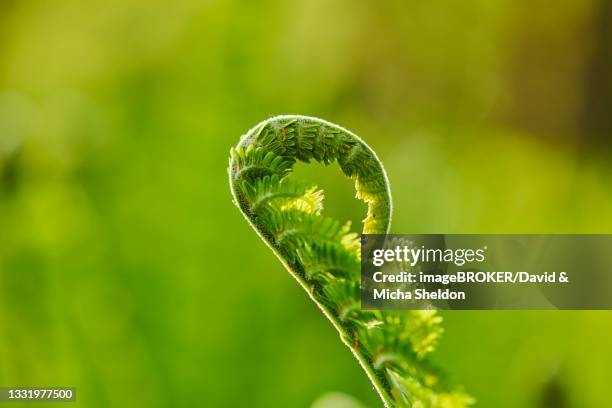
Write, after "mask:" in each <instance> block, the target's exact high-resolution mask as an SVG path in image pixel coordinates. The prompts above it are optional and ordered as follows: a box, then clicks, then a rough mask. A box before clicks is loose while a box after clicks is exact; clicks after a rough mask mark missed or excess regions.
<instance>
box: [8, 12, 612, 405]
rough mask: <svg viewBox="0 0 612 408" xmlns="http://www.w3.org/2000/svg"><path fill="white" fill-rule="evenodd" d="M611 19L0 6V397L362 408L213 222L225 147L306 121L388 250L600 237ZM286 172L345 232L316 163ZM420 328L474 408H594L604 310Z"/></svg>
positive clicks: (609, 187) (611, 93) (355, 374)
mask: <svg viewBox="0 0 612 408" xmlns="http://www.w3.org/2000/svg"><path fill="white" fill-rule="evenodd" d="M611 19H612V2H610V1H607V0H580V1H578V0H575V1H560V2H554V4H552V3H551V2H546V1H522V0H519V1H516V0H499V1H488V0H476V1H469V2H466V1H450V2H444V3H440V2H431V1H421V0H418V1H399V0H397V1H396V0H392V1H385V2H361V1H348V0H288V1H272V0H263V1H259V2H255V1H237V0H227V1H221V0H204V1H201V0H198V1H196V0H193V1H182V0H177V1H172V2H166V1H159V0H147V1H144V0H109V1H104V2H91V1H76V0H55V1H29V0H0V385H2V386H13V385H23V386H27V385H29V386H34V385H57V386H62V385H74V386H76V387H77V395H78V402H77V403H76V404H73V405H71V406H82V407H108V406H112V407H135V406H146V407H177V406H206V407H308V406H310V404H311V403H312V402H313V401H314V400H315V399H317V398H318V397H319V396H320V395H322V394H324V393H326V392H330V391H337V392H343V393H346V394H349V395H352V396H354V397H355V398H357V399H359V400H360V401H362V402H363V403H364V404H366V405H367V406H370V407H376V406H379V402H378V401H377V399H376V396H375V395H374V393H373V391H372V389H371V387H370V386H369V384H368V382H367V380H366V378H365V376H364V375H363V374H362V372H361V371H360V368H359V367H358V365H357V363H356V362H355V361H354V360H353V359H352V357H351V355H350V353H349V352H348V351H347V350H345V348H344V346H342V345H341V343H340V342H339V341H338V338H337V337H338V336H337V334H336V333H335V332H334V330H333V329H332V327H331V325H330V324H329V323H328V322H327V321H325V319H324V318H323V317H322V316H321V315H320V313H319V312H318V310H316V308H315V307H314V306H313V304H311V303H310V302H309V301H307V300H306V297H305V296H304V293H302V290H301V289H300V288H298V286H297V285H296V284H295V282H294V281H293V280H292V279H290V278H289V276H288V275H287V273H286V272H285V271H284V270H283V269H282V267H281V266H280V264H279V262H278V261H277V260H276V259H275V258H274V257H273V255H272V254H271V253H270V251H268V250H267V248H266V247H265V246H264V244H263V243H262V242H260V240H259V239H258V238H257V237H256V235H255V234H254V233H253V231H251V230H250V228H249V227H248V225H247V224H246V222H245V221H244V220H243V219H242V217H241V216H240V214H239V212H238V210H237V209H236V208H235V207H233V206H232V204H231V200H230V194H229V190H228V185H227V179H226V178H227V175H226V166H227V159H228V152H229V148H230V147H231V146H232V145H234V144H236V142H237V141H238V138H239V136H240V135H241V134H243V133H244V132H245V131H246V130H248V129H249V128H250V127H251V126H253V125H254V124H255V123H257V122H259V121H260V120H262V119H264V118H266V117H268V116H270V115H273V114H281V113H301V114H306V115H314V116H320V117H323V118H326V119H328V120H331V121H333V122H336V123H338V124H340V125H343V126H345V127H347V128H349V129H351V130H353V131H354V132H356V133H357V134H359V135H361V136H362V137H363V138H364V139H366V140H367V142H368V143H370V144H371V145H372V146H373V148H374V149H375V150H376V151H377V152H378V154H379V156H380V157H381V159H382V160H383V162H384V163H385V165H386V168H387V170H388V173H389V177H390V180H391V182H392V191H393V194H394V202H395V213H394V225H393V231H394V232H397V233H608V232H612V178H611V168H610V158H611V150H610V136H611V134H612V115H611V112H610V109H611V107H612V47H611V46H610V44H612V25H611V24H610V20H611ZM296 171H297V172H298V173H299V174H301V175H302V176H304V177H308V178H312V179H313V180H316V181H317V182H319V184H320V186H322V187H323V188H325V189H326V196H327V200H326V211H327V212H328V213H330V214H332V215H335V216H337V217H340V218H349V219H352V220H354V221H355V222H359V220H360V219H361V218H362V217H363V213H364V207H363V206H362V205H361V204H360V203H359V202H357V201H356V200H354V199H353V198H352V197H353V188H352V185H351V183H350V181H348V180H345V179H343V178H342V176H341V174H340V172H339V171H338V169H337V167H336V166H333V167H330V168H323V167H322V166H318V165H311V166H305V165H302V166H298V168H297V170H296ZM356 227H358V225H356ZM444 318H445V328H446V333H445V336H444V337H443V339H442V342H441V344H440V346H439V349H438V351H437V352H436V355H435V361H436V362H437V363H438V364H439V365H440V366H442V367H443V368H444V369H445V370H446V372H447V373H448V375H449V376H450V377H451V378H452V379H453V381H454V382H456V383H458V384H462V385H463V386H464V387H465V389H466V390H467V391H469V392H470V393H471V394H472V395H474V396H475V397H476V398H477V399H478V404H479V406H482V407H498V408H506V407H508V408H509V407H534V408H547V407H561V408H564V407H598V408H599V407H604V406H612V394H610V392H609V368H610V366H611V365H612V349H611V347H610V344H611V335H612V313H608V312H445V313H444ZM37 406H38V405H37Z"/></svg>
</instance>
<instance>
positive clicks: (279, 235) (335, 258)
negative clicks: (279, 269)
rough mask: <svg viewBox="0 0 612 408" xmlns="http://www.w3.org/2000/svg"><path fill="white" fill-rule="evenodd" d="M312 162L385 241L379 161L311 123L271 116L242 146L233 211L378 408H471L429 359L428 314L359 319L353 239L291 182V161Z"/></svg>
mask: <svg viewBox="0 0 612 408" xmlns="http://www.w3.org/2000/svg"><path fill="white" fill-rule="evenodd" d="M311 160H314V161H317V162H320V163H323V164H325V165H329V164H332V163H338V164H339V166H340V168H341V170H342V172H343V173H344V174H345V175H346V176H347V177H349V178H351V179H353V180H355V189H356V191H357V194H356V195H357V198H359V199H360V200H362V201H364V202H365V203H366V204H367V205H368V214H367V217H366V218H365V219H364V221H363V232H364V233H368V234H385V233H387V232H388V230H389V227H390V223H391V193H390V189H389V182H388V180H387V176H386V173H385V170H384V168H383V166H382V164H381V162H380V160H379V159H378V157H377V156H376V154H375V153H374V151H372V149H370V147H369V146H368V145H366V144H365V143H364V142H363V141H362V140H361V139H360V138H359V137H357V136H356V135H355V134H353V133H351V132H349V131H348V130H346V129H344V128H342V127H340V126H337V125H334V124H332V123H329V122H327V121H324V120H321V119H317V118H311V117H306V116H296V115H286V116H277V117H274V118H271V119H268V120H265V121H263V122H261V123H259V124H258V125H256V126H255V127H254V128H252V129H251V130H250V131H249V132H247V134H245V135H244V136H243V137H242V138H241V139H240V142H239V143H238V145H237V146H236V147H235V148H233V149H232V150H231V152H230V162H229V182H230V188H231V192H232V195H233V198H234V202H235V204H236V205H237V207H238V208H239V209H240V211H241V212H242V214H243V215H244V216H245V218H246V220H247V221H248V222H249V224H250V225H251V226H252V227H253V228H254V229H255V231H256V232H257V233H258V234H259V236H260V237H261V238H262V239H263V240H264V241H265V243H266V244H267V245H268V246H269V247H270V248H271V249H272V251H273V252H274V253H275V254H276V256H277V257H278V258H279V259H280V261H281V262H282V264H283V265H284V266H285V268H286V269H287V270H288V271H289V273H290V274H291V276H293V277H294V278H295V279H296V280H297V281H298V283H299V284H300V285H301V286H302V287H303V288H304V289H305V290H306V292H307V293H308V295H309V296H310V298H311V299H312V300H313V301H314V303H315V304H316V305H317V306H318V307H319V308H320V309H321V311H322V312H323V314H324V315H325V316H326V317H327V318H328V319H329V320H330V321H331V323H332V324H333V325H334V327H335V328H336V330H337V331H338V333H339V334H340V338H341V339H342V342H343V343H344V344H345V345H346V346H347V347H348V348H349V349H350V350H351V351H352V353H353V355H354V356H355V357H356V358H357V360H358V361H359V363H360V365H361V367H362V368H363V369H364V370H365V372H366V374H367V375H368V378H369V379H370V381H371V382H372V384H373V386H374V388H375V390H376V392H377V393H378V395H379V396H380V398H381V399H382V401H383V403H384V405H385V407H463V406H466V405H469V404H470V401H471V398H470V397H469V396H467V395H465V394H463V393H460V392H450V391H447V388H446V386H445V384H443V382H442V381H441V380H440V377H439V375H438V373H437V371H436V370H435V369H434V368H432V366H431V364H430V363H429V362H428V360H427V355H428V354H429V353H430V352H431V351H432V350H433V349H434V347H435V345H436V342H437V340H438V337H439V336H440V334H441V333H442V328H441V320H442V318H441V317H440V316H439V315H438V314H437V313H436V312H435V311H433V310H427V311H410V312H383V311H366V310H361V308H360V296H359V293H360V288H359V281H360V277H359V271H360V252H359V241H358V235H357V234H355V233H352V232H351V231H350V224H349V223H345V224H342V223H340V222H339V221H337V220H334V219H332V218H329V217H325V216H323V215H322V208H323V192H322V191H321V190H318V189H317V187H316V186H314V185H310V184H308V183H305V182H301V181H297V180H294V179H292V178H291V176H290V174H291V171H292V168H293V165H294V164H295V163H296V162H297V161H302V162H306V163H308V162H310V161H311Z"/></svg>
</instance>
